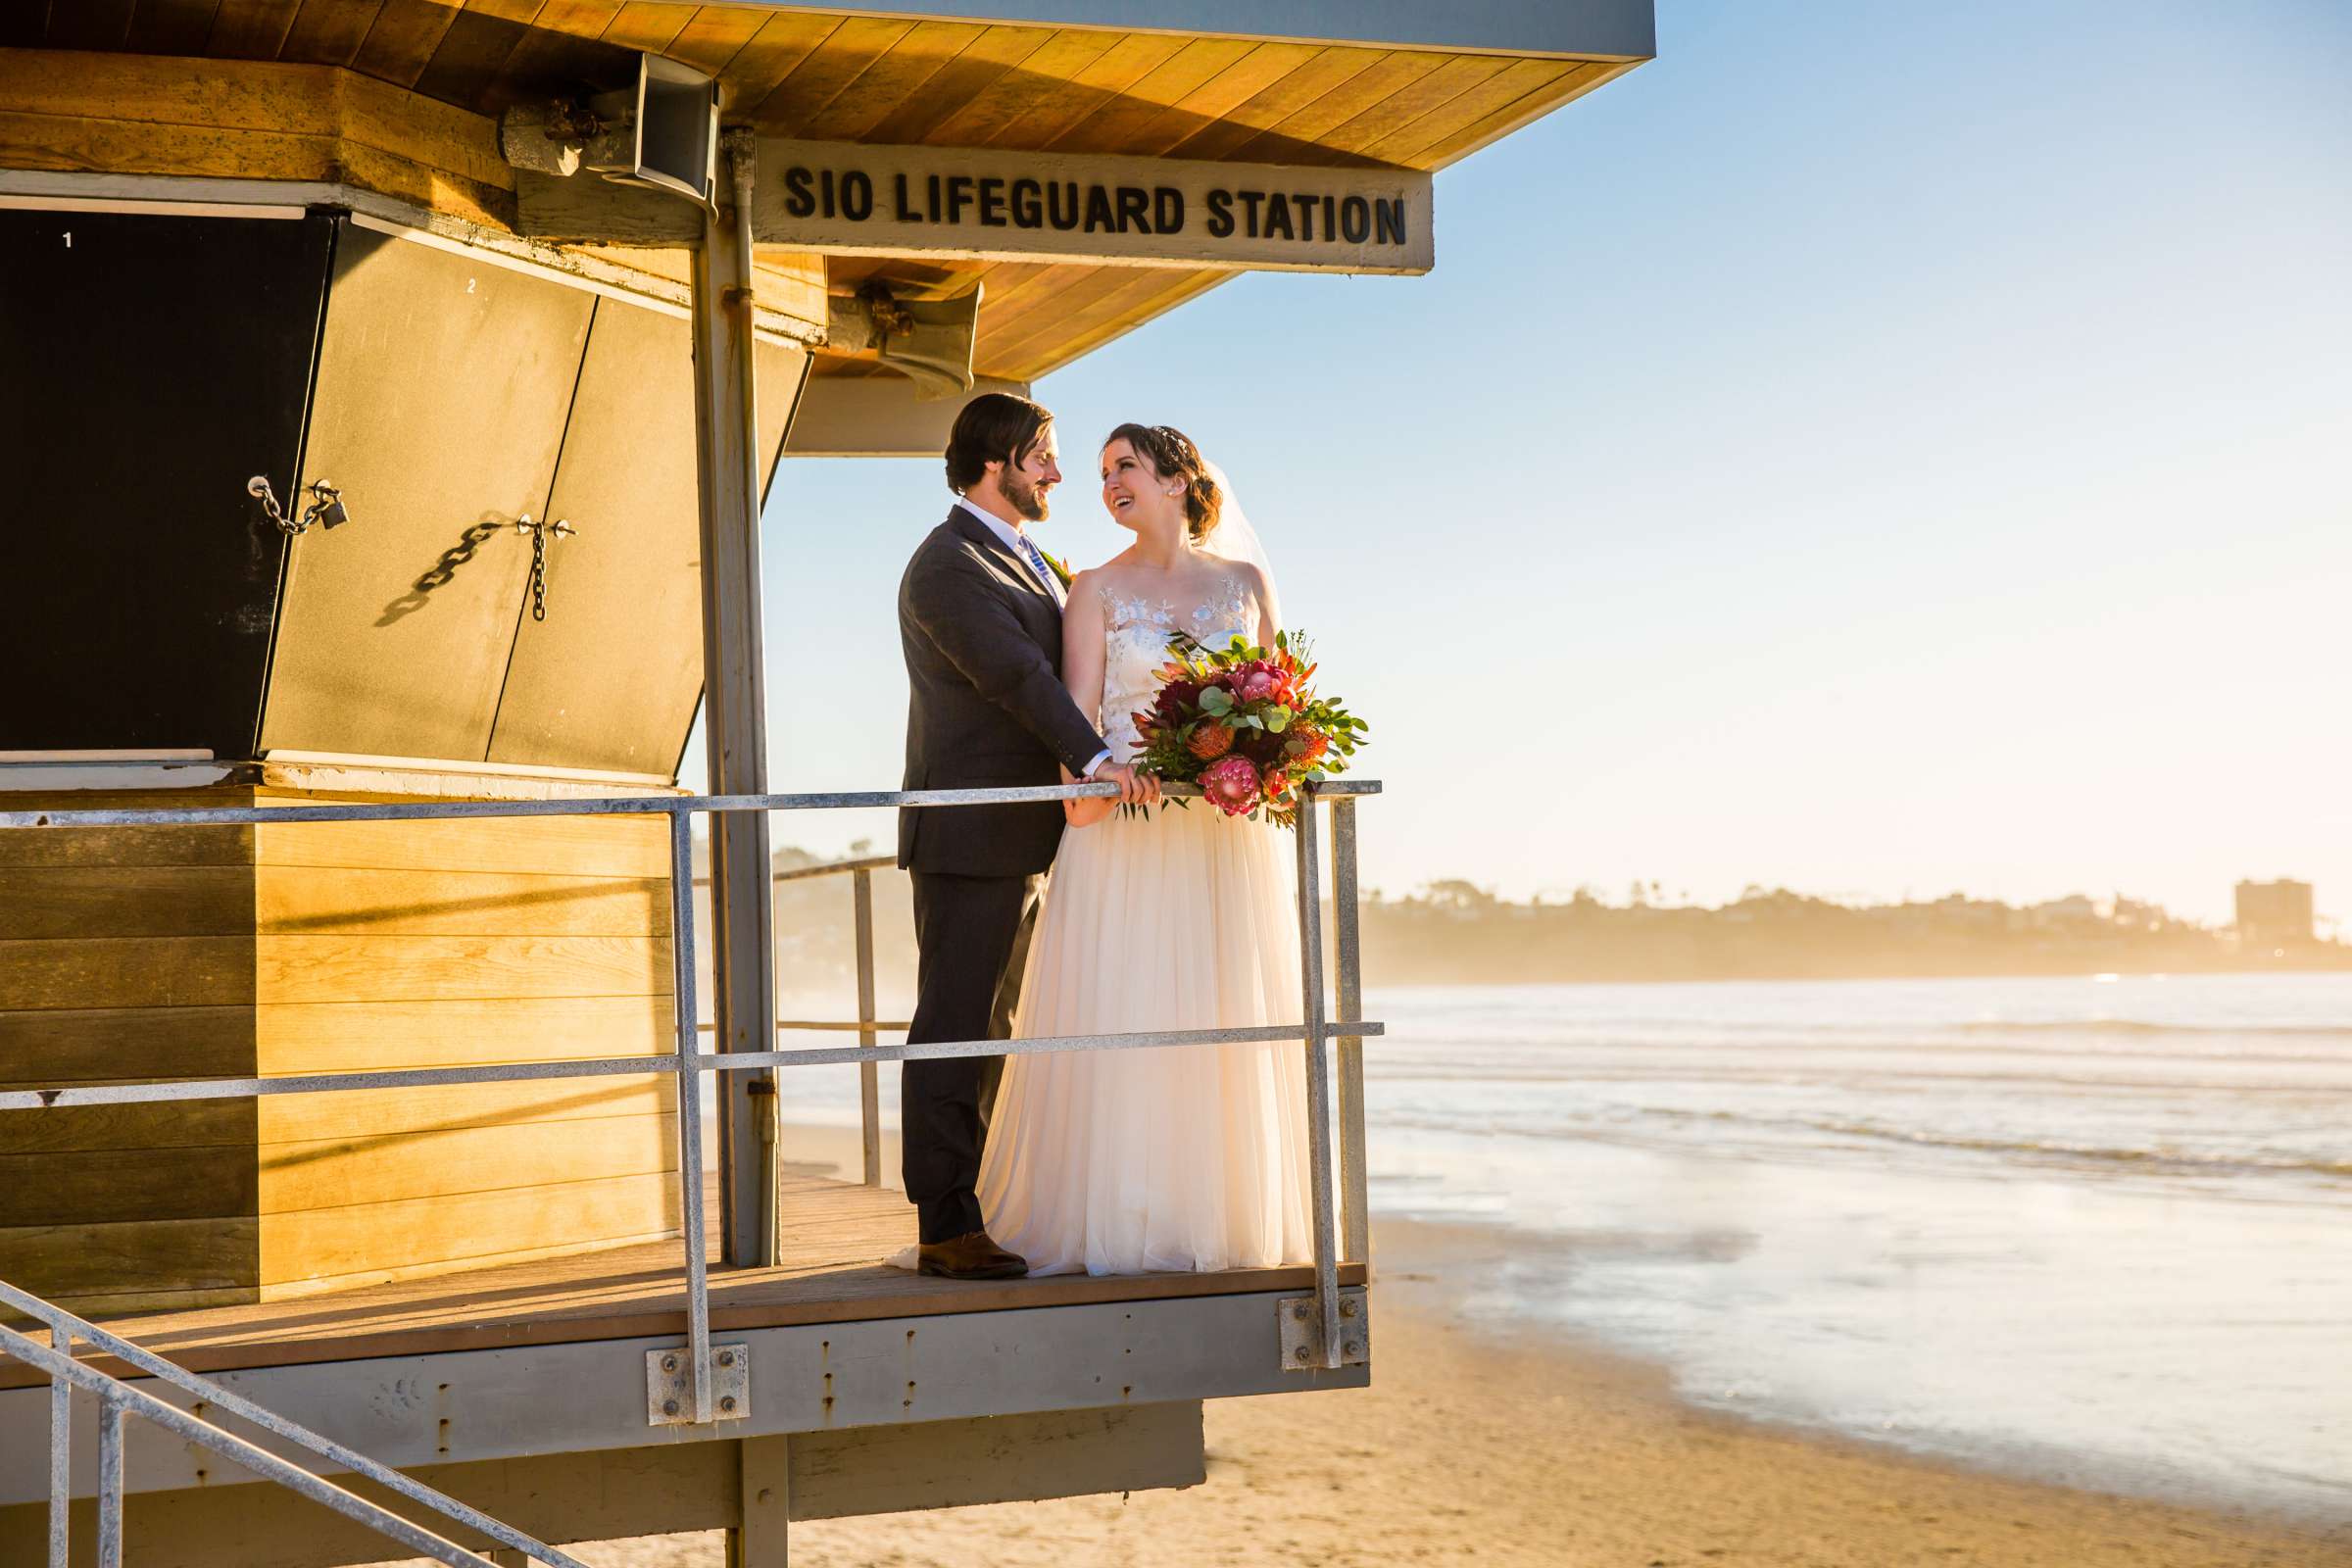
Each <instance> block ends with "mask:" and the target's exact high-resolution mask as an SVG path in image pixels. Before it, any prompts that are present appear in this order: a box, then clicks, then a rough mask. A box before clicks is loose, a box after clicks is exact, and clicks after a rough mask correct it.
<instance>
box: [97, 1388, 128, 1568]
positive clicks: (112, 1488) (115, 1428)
mask: <svg viewBox="0 0 2352 1568" xmlns="http://www.w3.org/2000/svg"><path fill="white" fill-rule="evenodd" d="M98 1568H123V1405H122V1403H121V1401H120V1400H118V1399H116V1398H115V1397H113V1396H111V1395H106V1396H101V1397H100V1398H99V1400H98Z"/></svg>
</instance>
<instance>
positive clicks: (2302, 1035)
mask: <svg viewBox="0 0 2352 1568" xmlns="http://www.w3.org/2000/svg"><path fill="white" fill-rule="evenodd" d="M1366 1014H1367V1016H1371V1017H1377V1018H1380V1019H1382V1020H1383V1021H1385V1022H1386V1023H1387V1024H1388V1025H1389V1034H1388V1037H1387V1038H1386V1039H1385V1040H1381V1041H1375V1042H1371V1043H1369V1044H1368V1045H1367V1068H1366V1080H1367V1081H1366V1106H1367V1109H1366V1115H1367V1121H1368V1138H1367V1146H1368V1150H1369V1154H1370V1161H1371V1169H1372V1181H1373V1195H1372V1198H1373V1206H1374V1211H1375V1213H1376V1214H1378V1213H1389V1214H1397V1215H1403V1216H1407V1217H1411V1218H1416V1219H1422V1220H1433V1221H1444V1222H1451V1223H1469V1224H1475V1225H1481V1226H1489V1227H1494V1228H1495V1233H1496V1235H1495V1241H1496V1243H1497V1245H1496V1246H1495V1248H1494V1249H1493V1250H1492V1252H1491V1254H1490V1256H1491V1261H1487V1262H1482V1263H1480V1264H1478V1265H1475V1266H1474V1267H1473V1268H1471V1269H1470V1270H1469V1271H1468V1273H1469V1277H1468V1278H1465V1279H1463V1280H1461V1281H1459V1282H1457V1283H1460V1284H1462V1285H1464V1286H1465V1287H1466V1288H1467V1289H1468V1291H1469V1302H1470V1306H1469V1309H1470V1310H1471V1311H1473V1312H1475V1313H1477V1314H1479V1315H1481V1316H1482V1317H1488V1318H1491V1319H1495V1320H1500V1321H1503V1322H1506V1323H1510V1324H1514V1325H1517V1326H1520V1327H1523V1328H1525V1327H1538V1328H1540V1327H1542V1326H1544V1325H1556V1326H1559V1327H1563V1328H1568V1329H1572V1330H1574V1331H1576V1332H1578V1333H1580V1334H1582V1335H1586V1336H1590V1337H1596V1338H1598V1339H1599V1340H1601V1341H1603V1342H1605V1343H1608V1344H1611V1345H1613V1346H1616V1347H1618V1348H1623V1349H1626V1350H1630V1351H1633V1352H1635V1353H1638V1354H1642V1355H1644V1356H1648V1357H1651V1358H1654V1359H1656V1360H1658V1361H1660V1362H1662V1363H1663V1364H1664V1365H1666V1366H1667V1367H1669V1368H1670V1369H1671V1370H1672V1372H1673V1375H1674V1378H1675V1381H1676V1384H1677V1386H1678V1388H1679V1389H1680V1391H1681V1392H1682V1393H1683V1394H1684V1395H1685V1396H1686V1397H1690V1398H1691V1399H1693V1400H1696V1401H1698V1402H1700V1403H1703V1404H1708V1405H1712V1406H1717V1407H1720V1408H1724V1409H1728V1410H1737V1411H1741V1412H1745V1413H1749V1414H1752V1415H1757V1416H1763V1417H1768V1418H1773V1419H1779V1420H1784V1421H1793V1422H1797V1423H1801V1424H1807V1425H1813V1426H1818V1427H1822V1428H1827V1429H1831V1430H1836V1431H1839V1432H1843V1433H1847V1434H1850V1435H1855V1436H1861V1437H1867V1438H1870V1439H1873V1440H1877V1441H1887V1442H1894V1443H1898V1444H1901V1445H1904V1446H1909V1447H1912V1448H1915V1449H1918V1450H1922V1451H1926V1452H1931V1453H1936V1454H1943V1455H1951V1456H1958V1457H1962V1458H1966V1459H1970V1460H1974V1461H1978V1462H1986V1463H1991V1464H1994V1465H1998V1466H2001V1467H2005V1468H2010V1469H2014V1470H2019V1471H2022V1472H2025V1473H2030V1474H2034V1475H2039V1476H2043V1477H2047V1478H2049V1479H2052V1480H2060V1481H2066V1482H2071V1483H2077V1484H2085V1485H2094V1486H2102V1487H2111V1488H2116V1489H2120V1490H2126V1491H2132V1492H2145V1493H2155V1494H2161V1495H2176V1496H2179V1495H2189V1496H2197V1497H2202V1498H2208V1499H2213V1500H2222V1501H2245V1502H2251V1503H2255V1504H2257V1505H2263V1506H2273V1507H2280V1508H2285V1509H2288V1510H2291V1511H2294V1512H2298V1513H2304V1514H2316V1515H2319V1516H2322V1517H2326V1518H2329V1519H2344V1518H2352V975H2227V976H2195V977H2106V976H2103V977H2098V978H2096V979H2091V978H2082V979H2022V980H2020V979H1998V980H1960V981H1946V980H1934V981H1928V980H1920V981H1847V982H1783V983H1770V982H1764V983H1726V984H1713V985H1647V986H1546V987H1524V988H1435V987H1433V988H1426V989H1416V990H1396V991H1389V992H1385V993H1381V994H1378V995H1377V996H1374V997H1370V998H1368V999H1367V1003H1366Z"/></svg>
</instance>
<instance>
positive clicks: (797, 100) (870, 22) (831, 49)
mask: <svg viewBox="0 0 2352 1568" xmlns="http://www.w3.org/2000/svg"><path fill="white" fill-rule="evenodd" d="M914 26H915V25H914V24H913V23H911V22H902V21H899V20H897V19H895V18H889V17H851V18H849V19H847V20H846V21H844V22H843V23H842V24H841V25H840V26H838V27H836V28H834V29H833V31H832V32H831V33H829V34H827V36H826V38H825V41H824V42H823V43H822V44H820V45H818V46H817V47H816V48H815V49H813V50H811V51H810V52H809V54H808V56H807V57H805V58H804V59H803V60H802V61H801V63H800V64H799V65H796V66H794V67H793V68H792V71H791V73H790V74H788V75H786V76H785V77H784V79H783V80H781V81H779V82H777V83H776V84H775V86H774V87H773V88H772V89H770V90H769V91H768V92H767V93H766V94H765V95H764V96H762V97H761V98H760V101H759V105H758V107H756V108H752V109H750V111H749V113H750V114H751V117H752V120H753V122H754V123H757V124H758V125H760V127H761V128H762V129H766V130H772V131H774V132H775V133H777V134H778V135H791V134H792V133H793V127H795V126H796V125H798V124H799V123H802V122H803V121H804V120H806V119H807V118H808V117H809V116H810V115H813V114H814V113H816V111H818V110H820V109H822V108H823V107H824V106H825V105H827V104H829V103H831V102H832V101H833V99H834V98H835V96H836V95H838V94H839V93H840V92H841V90H842V89H843V88H844V87H847V86H848V85H849V84H850V83H851V82H853V81H855V80H857V79H858V75H859V74H860V73H863V72H864V70H865V68H866V67H867V66H868V65H870V64H872V62H873V61H874V60H875V59H876V58H877V57H878V56H880V55H883V54H886V53H888V52H889V50H890V49H891V48H892V47H893V46H894V45H895V44H897V43H898V41H899V40H900V39H901V38H904V37H906V36H907V34H908V33H909V32H912V31H913V30H914ZM749 102H750V100H749V98H748V97H747V99H746V103H747V104H748V103H749Z"/></svg>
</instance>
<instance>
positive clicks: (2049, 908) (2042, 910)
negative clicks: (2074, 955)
mask: <svg viewBox="0 0 2352 1568" xmlns="http://www.w3.org/2000/svg"><path fill="white" fill-rule="evenodd" d="M2026 912H2027V913H2028V914H2029V915H2030V916H2032V918H2033V922H2034V928H2035V929H2036V930H2047V929H2049V928H2050V927H2052V926H2067V925H2082V924H2084V923H2086V922H2088V921H2092V920H2096V919H2098V918H2099V907H2098V905H2097V903H2096V902H2094V901H2093V900H2092V899H2091V897H2090V896H2089V895H2088V894H2086V893H2070V894H2068V895H2067V896H2066V897H2065V898H2063V899H2052V900H2050V901H2049V902H2048V903H2047V904H2036V905H2034V907H2032V908H2031V909H2029V910H2027V911H2026Z"/></svg>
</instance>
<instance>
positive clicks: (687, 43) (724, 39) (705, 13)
mask: <svg viewBox="0 0 2352 1568" xmlns="http://www.w3.org/2000/svg"><path fill="white" fill-rule="evenodd" d="M767 21H768V19H767V17H766V16H765V15H763V14H762V13H760V12H758V11H754V10H753V9H751V8H750V7H749V6H705V7H703V9H702V10H700V11H698V12H696V13H695V14H694V18H693V20H692V21H690V22H688V23H687V24H686V25H685V26H683V27H681V28H680V29H679V30H678V35H677V36H676V37H675V38H672V39H671V40H670V43H669V57H670V58H671V59H672V60H681V61H684V62H685V63H686V64H687V65H690V66H692V67H694V69H695V70H697V71H707V72H709V73H711V74H712V75H713V76H715V75H717V74H718V73H719V71H720V69H721V68H722V67H724V66H725V65H726V64H727V62H728V61H730V60H733V59H734V58H735V57H736V56H737V55H739V54H741V53H742V52H743V47H744V45H745V44H748V43H750V42H751V41H752V39H753V38H754V37H755V36H756V35H757V34H758V33H759V31H760V27H761V26H763V25H765V24H766V23H767Z"/></svg>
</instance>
